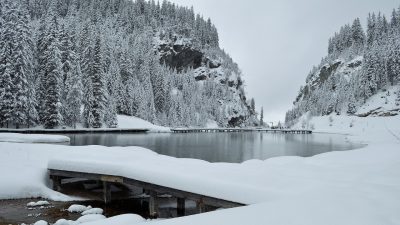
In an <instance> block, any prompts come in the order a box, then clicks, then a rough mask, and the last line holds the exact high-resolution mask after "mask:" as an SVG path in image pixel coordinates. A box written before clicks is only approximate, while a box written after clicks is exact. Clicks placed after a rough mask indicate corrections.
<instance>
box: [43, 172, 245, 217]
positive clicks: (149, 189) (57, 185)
mask: <svg viewBox="0 0 400 225" xmlns="http://www.w3.org/2000/svg"><path fill="white" fill-rule="evenodd" d="M48 171H49V175H50V179H51V180H52V181H53V189H54V190H56V191H60V190H61V184H62V180H63V179H70V178H79V179H87V180H92V181H99V182H102V183H103V199H104V202H105V203H106V204H107V203H109V202H111V200H112V195H111V188H110V184H113V183H115V184H125V185H131V186H134V187H137V188H142V189H143V192H144V193H146V194H148V195H149V196H150V197H149V215H150V217H152V218H157V216H158V215H159V214H158V202H157V196H159V195H164V194H167V195H171V196H173V197H176V198H177V212H178V216H184V215H185V200H192V201H195V202H196V206H197V212H198V213H203V212H205V210H206V207H207V206H212V207H216V208H233V207H239V206H244V204H241V203H237V202H232V201H228V200H224V199H218V198H214V197H210V196H205V195H201V194H197V193H191V192H187V191H182V190H178V189H174V188H169V187H165V186H160V185H157V184H152V183H148V182H143V181H140V180H135V179H131V178H127V177H121V176H112V175H106V174H94V173H83V172H72V171H63V170H55V169H49V170H48Z"/></svg>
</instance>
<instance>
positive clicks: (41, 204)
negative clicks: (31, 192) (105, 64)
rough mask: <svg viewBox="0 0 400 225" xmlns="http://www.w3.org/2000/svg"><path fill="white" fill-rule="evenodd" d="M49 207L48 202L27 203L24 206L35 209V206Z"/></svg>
mask: <svg viewBox="0 0 400 225" xmlns="http://www.w3.org/2000/svg"><path fill="white" fill-rule="evenodd" d="M45 205H50V203H49V202H48V201H37V202H29V203H28V204H26V206H27V207H37V206H45Z"/></svg>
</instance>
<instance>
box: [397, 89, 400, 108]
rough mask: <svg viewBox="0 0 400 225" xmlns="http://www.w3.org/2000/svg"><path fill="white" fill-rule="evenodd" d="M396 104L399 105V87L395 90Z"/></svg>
mask: <svg viewBox="0 0 400 225" xmlns="http://www.w3.org/2000/svg"><path fill="white" fill-rule="evenodd" d="M396 105H397V106H400V88H399V89H398V90H397V96H396Z"/></svg>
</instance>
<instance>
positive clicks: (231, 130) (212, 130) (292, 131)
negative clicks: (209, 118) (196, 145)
mask: <svg viewBox="0 0 400 225" xmlns="http://www.w3.org/2000/svg"><path fill="white" fill-rule="evenodd" d="M171 131H172V132H173V133H224V132H225V133H234V132H264V133H283V134H312V130H295V129H255V128H190V129H186V128H176V129H171Z"/></svg>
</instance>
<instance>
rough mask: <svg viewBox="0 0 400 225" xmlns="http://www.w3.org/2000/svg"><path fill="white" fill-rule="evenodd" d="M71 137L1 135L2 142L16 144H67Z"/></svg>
mask: <svg viewBox="0 0 400 225" xmlns="http://www.w3.org/2000/svg"><path fill="white" fill-rule="evenodd" d="M69 141H70V139H69V137H66V136H61V135H43V134H18V133H0V142H15V143H65V142H69Z"/></svg>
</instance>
